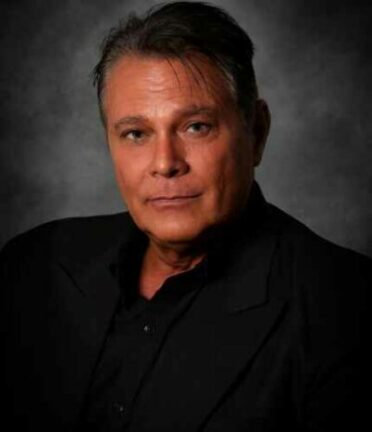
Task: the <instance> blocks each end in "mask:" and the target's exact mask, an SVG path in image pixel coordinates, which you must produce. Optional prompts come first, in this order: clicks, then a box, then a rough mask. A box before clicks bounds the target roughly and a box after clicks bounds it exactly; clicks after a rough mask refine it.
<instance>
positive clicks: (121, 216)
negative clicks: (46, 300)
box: [0, 212, 132, 261]
mask: <svg viewBox="0 0 372 432" xmlns="http://www.w3.org/2000/svg"><path fill="white" fill-rule="evenodd" d="M131 224H132V220H131V218H130V216H129V214H128V213H127V212H122V213H117V214H111V215H99V216H87V217H71V218H65V219H58V220H53V221H50V222H47V223H44V224H41V225H39V226H37V227H35V228H32V229H30V230H28V231H26V232H23V233H21V234H19V235H17V236H16V237H14V238H12V239H11V240H9V241H8V242H7V244H6V245H5V246H4V247H3V249H2V251H1V255H0V256H1V261H4V260H11V259H12V258H14V257H15V256H16V257H17V258H18V259H24V258H27V259H29V258H31V259H32V257H34V258H35V257H39V256H43V257H45V258H46V257H47V258H49V259H53V258H55V259H58V258H63V257H69V259H70V260H73V259H78V260H79V259H80V258H81V257H82V256H92V257H93V256H95V255H96V254H99V253H101V252H103V251H104V250H106V249H107V248H108V247H110V245H111V244H112V243H113V242H115V241H117V240H118V239H119V238H121V237H123V238H124V237H125V235H126V233H127V231H128V229H129V227H130V226H131Z"/></svg>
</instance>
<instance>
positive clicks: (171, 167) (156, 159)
mask: <svg viewBox="0 0 372 432" xmlns="http://www.w3.org/2000/svg"><path fill="white" fill-rule="evenodd" d="M189 169H190V167H189V164H188V163H187V161H186V154H185V148H184V146H183V145H182V142H180V141H179V140H177V137H174V136H172V135H171V134H168V133H167V134H163V135H162V136H159V137H158V138H157V140H156V142H155V143H154V152H153V158H152V161H151V169H150V171H151V175H153V176H155V177H156V176H158V177H166V178H171V177H178V176H182V175H184V174H186V173H187V172H188V171H189Z"/></svg>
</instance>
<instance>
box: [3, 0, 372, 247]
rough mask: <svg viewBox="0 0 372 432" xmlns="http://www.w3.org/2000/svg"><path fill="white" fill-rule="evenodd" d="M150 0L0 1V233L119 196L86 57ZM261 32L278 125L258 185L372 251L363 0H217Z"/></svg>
mask: <svg viewBox="0 0 372 432" xmlns="http://www.w3.org/2000/svg"><path fill="white" fill-rule="evenodd" d="M155 3H156V2H153V1H125V0H120V1H118V0H111V1H104V0H96V1H84V0H80V1H77V0H68V1H66V0H64V1H51V0H45V1H41V0H32V1H31V0H30V1H10V0H9V1H2V3H1V6H0V13H1V26H0V27H1V29H0V32H1V33H0V35H1V69H0V70H1V71H0V113H1V119H0V121H1V123H0V137H1V148H0V158H1V162H0V173H1V174H0V176H1V177H0V180H1V183H0V184H1V204H0V205H1V208H0V218H1V219H0V222H1V227H2V229H1V235H0V245H1V244H2V243H4V242H5V241H6V240H7V239H9V238H10V237H12V236H13V235H15V234H17V233H19V232H22V231H24V230H26V229H29V228H31V227H33V226H35V225H38V224H40V223H42V222H45V221H48V220H51V219H55V218H61V217H67V216H79V215H91V214H104V213H113V212H118V211H122V210H123V204H122V202H121V199H120V197H119V194H118V192H117V189H116V186H115V183H114V178H113V175H112V172H111V165H110V159H109V155H108V152H107V149H106V145H105V141H104V135H103V132H102V130H101V125H100V123H99V118H98V111H97V108H96V100H95V92H94V89H93V87H92V85H91V80H90V76H89V74H90V71H91V69H92V68H93V66H94V65H95V63H96V61H97V58H98V46H99V44H100V41H101V39H102V37H103V36H104V34H105V33H106V30H107V29H108V28H109V27H111V26H112V25H114V24H115V23H116V21H117V19H118V18H119V17H121V16H123V15H125V14H126V13H127V12H128V11H130V10H136V11H143V10H144V9H146V8H147V7H148V6H150V5H153V4H155ZM212 3H215V4H217V5H220V6H222V7H224V8H226V9H227V10H228V11H229V12H231V13H232V14H233V16H235V17H236V18H237V19H238V21H239V22H240V23H241V25H242V26H243V27H244V28H245V29H246V30H247V31H248V33H249V34H250V35H251V37H252V39H253V41H254V43H255V45H256V56H255V67H256V71H257V77H258V83H259V86H260V90H261V95H262V96H263V97H265V98H266V99H267V101H268V103H269V105H270V107H271V111H272V117H273V122H272V130H271V134H270V138H269V141H268V143H267V149H266V154H265V158H264V162H263V164H262V166H261V167H260V168H259V170H258V172H257V177H258V179H259V181H260V184H261V186H262V188H263V191H264V193H265V195H266V198H267V199H268V200H269V201H271V202H273V203H275V204H276V205H278V206H279V207H281V208H282V209H284V210H286V211H288V212H289V213H291V214H292V215H294V216H295V217H297V218H299V219H301V220H302V221H304V222H305V223H306V224H307V225H308V226H310V227H311V228H312V229H314V230H315V231H316V232H318V233H319V234H321V235H322V236H324V237H326V238H328V239H330V240H332V241H334V242H336V243H338V244H341V245H344V246H348V247H351V248H353V249H356V250H359V251H361V252H364V253H367V254H369V255H372V223H371V222H372V205H371V203H372V200H371V198H372V169H371V166H372V149H371V131H372V126H371V110H370V96H371V77H372V70H371V69H372V68H371V59H370V49H371V45H370V42H369V40H370V39H371V37H370V36H371V35H370V33H369V26H370V24H371V23H372V20H371V18H372V14H371V6H369V5H370V4H371V2H370V1H369V0H366V1H365V2H362V1H355V0H354V1H350V2H347V1H340V0H338V1H324V0H323V1H315V0H308V1H303V0H282V1H279V0H277V1H275V0H271V1H269V0H267V1H264V0H248V1H247V0H240V1H239V0H220V1H214V2H212Z"/></svg>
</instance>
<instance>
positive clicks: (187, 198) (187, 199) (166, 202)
mask: <svg viewBox="0 0 372 432" xmlns="http://www.w3.org/2000/svg"><path fill="white" fill-rule="evenodd" d="M200 195H201V194H187V195H169V196H168V195H164V196H163V195H160V196H155V197H151V198H149V199H148V200H147V201H148V203H149V204H151V205H152V206H154V207H158V208H166V207H181V206H184V205H188V204H191V203H192V202H193V201H195V200H196V199H197V198H198V197H199V196H200Z"/></svg>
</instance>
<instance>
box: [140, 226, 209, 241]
mask: <svg viewBox="0 0 372 432" xmlns="http://www.w3.org/2000/svg"><path fill="white" fill-rule="evenodd" d="M144 232H145V233H146V234H147V235H148V236H149V237H150V238H151V239H152V240H153V241H155V242H156V243H158V244H163V245H168V246H172V245H173V246H177V245H191V244H193V243H196V242H198V239H200V237H201V235H202V233H203V232H204V229H203V228H202V227H199V226H198V225H197V224H196V223H195V222H194V223H182V221H171V222H168V223H167V222H166V221H163V222H160V223H159V224H157V225H156V226H148V227H145V229H144Z"/></svg>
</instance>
